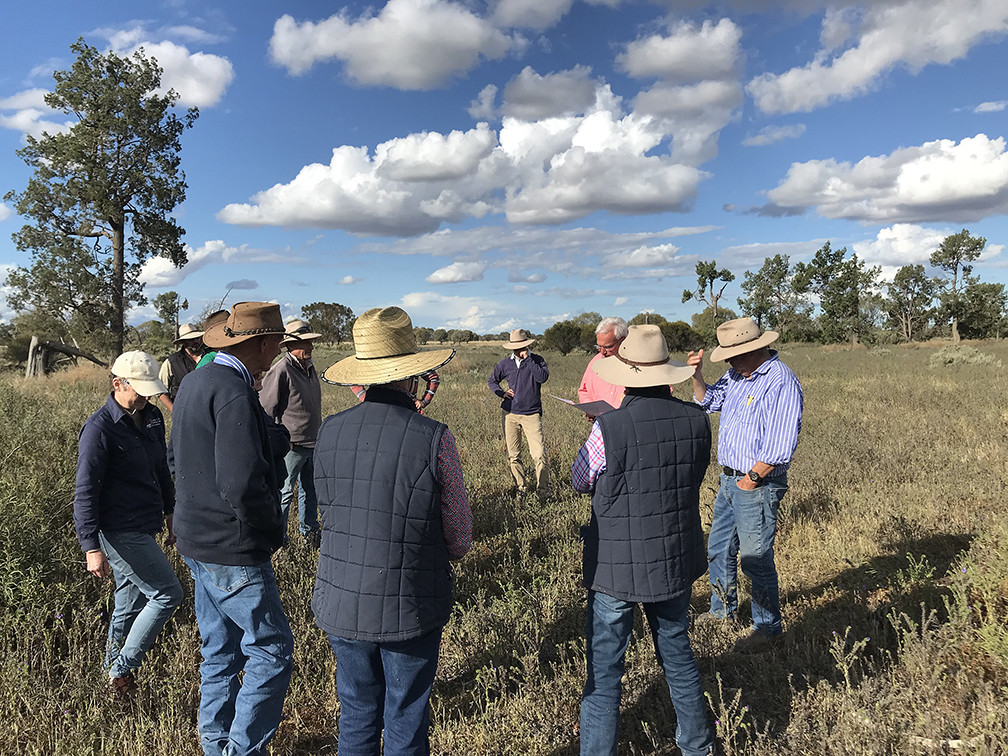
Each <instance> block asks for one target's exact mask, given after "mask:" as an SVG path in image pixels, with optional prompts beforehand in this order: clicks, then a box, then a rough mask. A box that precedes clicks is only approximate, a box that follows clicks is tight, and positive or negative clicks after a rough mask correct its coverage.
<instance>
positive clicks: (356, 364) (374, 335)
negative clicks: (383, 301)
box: [322, 307, 455, 386]
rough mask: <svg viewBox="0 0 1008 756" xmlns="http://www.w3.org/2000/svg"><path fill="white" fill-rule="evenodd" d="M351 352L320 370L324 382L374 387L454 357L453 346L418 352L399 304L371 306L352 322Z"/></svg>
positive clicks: (410, 326)
mask: <svg viewBox="0 0 1008 756" xmlns="http://www.w3.org/2000/svg"><path fill="white" fill-rule="evenodd" d="M353 342H354V354H353V355H352V356H350V357H345V358H344V359H342V360H340V361H339V362H337V363H336V364H335V365H332V366H331V367H329V368H328V369H327V370H326V371H325V372H324V373H322V379H323V380H324V381H326V383H335V384H337V385H339V386H354V385H361V386H376V385H380V384H382V383H392V382H393V381H401V380H403V379H405V378H412V377H413V376H415V375H420V374H421V373H426V372H428V371H430V370H435V369H437V368H439V367H441V366H442V365H444V364H446V363H447V362H448V361H449V360H450V359H451V358H452V357H454V356H455V350H454V349H436V350H431V351H425V352H422V351H420V347H418V346H417V343H416V337H415V336H414V335H413V322H412V321H411V320H410V316H409V315H407V314H406V311H405V310H403V309H401V308H399V307H375V308H373V309H371V310H368V311H367V312H365V313H364V314H363V315H361V316H360V317H359V318H357V320H356V321H354V324H353Z"/></svg>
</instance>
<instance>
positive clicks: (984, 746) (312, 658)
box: [0, 343, 1008, 756]
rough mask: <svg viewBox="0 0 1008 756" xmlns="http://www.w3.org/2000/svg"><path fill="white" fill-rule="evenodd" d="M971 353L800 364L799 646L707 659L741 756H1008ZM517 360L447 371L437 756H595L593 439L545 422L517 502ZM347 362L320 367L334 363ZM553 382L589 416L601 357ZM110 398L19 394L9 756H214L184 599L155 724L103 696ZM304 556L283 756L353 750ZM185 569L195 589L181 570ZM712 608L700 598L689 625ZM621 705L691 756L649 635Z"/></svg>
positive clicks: (559, 364) (719, 641) (145, 672)
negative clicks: (495, 390)
mask: <svg viewBox="0 0 1008 756" xmlns="http://www.w3.org/2000/svg"><path fill="white" fill-rule="evenodd" d="M974 346H976V347H978V348H979V349H980V351H981V353H983V354H988V355H991V356H992V357H993V358H994V360H991V361H984V360H976V359H972V360H967V361H952V362H951V364H947V363H948V362H949V360H947V359H944V358H941V359H938V360H932V359H931V358H932V356H933V354H934V353H935V351H936V350H935V349H934V348H929V347H908V348H903V347H890V348H887V349H884V350H878V351H874V352H872V351H866V350H864V349H855V350H846V349H822V348H813V347H789V346H785V347H783V349H782V356H783V357H784V359H785V360H786V361H787V362H788V364H789V365H791V366H792V368H793V369H794V370H795V372H796V373H797V374H798V376H799V378H800V379H801V381H802V384H803V387H804V390H805V418H804V428H803V431H802V437H801V443H800V446H799V449H798V453H797V456H796V459H795V462H794V465H793V466H792V470H791V474H790V484H791V490H790V492H789V493H788V495H787V497H786V498H785V500H784V504H783V508H782V510H781V515H780V523H779V535H778V539H777V549H776V550H777V561H778V567H779V571H780V579H781V591H782V603H783V612H784V623H785V630H786V635H785V640H784V641H783V643H782V644H781V645H780V646H778V647H777V648H775V649H774V650H773V651H771V652H769V653H767V654H764V655H760V656H756V657H743V656H739V655H735V654H733V653H732V652H731V645H732V643H733V641H734V640H735V636H736V634H737V633H738V632H739V631H723V632H712V633H709V634H697V635H695V636H694V638H693V641H694V647H695V649H696V653H697V658H698V662H699V665H700V669H701V672H702V675H703V679H704V685H705V689H706V690H707V692H708V694H709V697H710V703H711V722H712V724H714V726H715V727H716V729H717V732H718V735H719V737H720V738H721V740H722V742H723V744H724V746H725V750H726V752H728V753H752V754H778V753H785V754H806V753H823V754H825V753H837V754H859V753H865V754H890V753H907V754H910V753H921V752H926V751H929V750H931V751H933V752H941V751H942V749H943V748H956V747H957V748H958V750H959V752H964V753H1006V752H1008V734H1006V733H1008V675H1006V670H1008V577H1006V576H1008V514H1006V513H1005V501H1006V496H1005V491H1004V485H1005V481H1006V479H1008V377H1006V375H1005V371H1004V369H1003V368H1002V367H1001V366H1000V365H1001V364H1003V363H1004V362H1006V361H1008V345H1006V344H1004V343H987V344H977V345H974ZM501 352H502V350H500V349H499V347H498V348H497V349H491V348H488V347H487V346H485V345H479V346H473V347H463V348H462V349H461V350H460V353H459V355H458V356H457V357H456V359H455V360H454V361H453V362H452V363H450V364H449V365H448V366H447V367H446V368H445V369H443V370H442V371H441V376H442V384H441V388H440V391H439V393H438V395H437V398H436V399H435V400H434V403H433V404H432V405H431V408H430V414H431V416H433V417H434V418H436V419H438V420H443V421H445V422H447V423H448V424H449V425H450V426H451V428H452V430H453V432H454V433H455V435H456V436H457V438H458V441H459V448H460V452H461V455H462V461H463V465H464V467H465V476H466V482H467V486H468V490H469V493H470V497H471V499H472V503H473V509H474V515H475V523H474V524H475V537H474V544H473V549H472V551H471V553H470V554H469V555H468V556H467V557H466V558H465V559H464V560H463V561H462V562H461V563H460V564H459V565H458V568H457V585H456V605H455V609H454V612H453V616H452V620H451V622H450V623H449V624H448V626H447V627H446V629H445V634H444V641H443V644H442V656H441V664H440V667H439V671H438V678H437V682H436V684H435V688H434V698H433V733H432V735H433V745H434V750H435V752H436V753H444V754H472V753H475V754H526V753H527V754H548V755H550V756H568V755H570V754H575V753H577V720H578V702H579V698H580V690H581V686H582V684H583V680H584V648H583V639H584V631H583V625H584V607H585V592H584V590H583V589H582V588H580V587H579V583H580V545H579V542H578V528H579V527H580V525H582V524H583V523H584V522H586V520H587V515H588V510H589V500H588V498H587V497H583V496H580V495H577V494H575V493H574V492H573V491H572V490H571V488H570V483H569V476H570V463H571V461H572V460H573V457H574V454H575V453H576V451H577V449H578V447H579V446H580V444H581V443H582V442H583V440H584V438H585V436H586V434H587V431H588V424H587V422H586V421H585V419H584V417H583V416H582V415H581V414H580V413H578V412H577V411H575V410H571V409H570V408H568V407H566V406H564V405H562V404H561V403H560V402H557V401H556V400H553V399H549V398H546V399H545V400H544V404H545V412H544V426H545V430H546V437H547V438H546V440H547V450H548V454H549V458H550V473H551V475H552V478H553V482H554V496H553V497H552V498H550V499H549V500H547V501H545V502H542V503H540V502H539V501H538V500H537V499H535V498H534V497H530V498H517V499H516V498H515V497H514V496H513V495H512V494H511V492H510V488H511V484H510V475H509V472H508V468H507V463H506V459H505V455H504V451H503V438H502V434H501V420H500V410H499V406H498V401H497V399H496V398H495V397H493V396H492V395H491V394H490V393H489V391H487V388H486V376H487V375H489V372H490V370H491V367H492V365H493V364H494V362H495V361H496V359H498V358H499V357H500V356H501ZM344 353H345V350H344ZM337 356H339V352H337V350H329V351H324V350H321V349H319V350H317V353H316V360H317V362H318V363H319V364H320V365H328V364H329V363H330V361H331V360H333V359H334V358H335V357H337ZM547 359H548V361H549V363H550V367H551V371H552V372H551V379H550V381H549V383H548V384H547V385H546V389H547V390H548V393H554V394H557V395H560V396H567V397H573V396H574V393H575V390H576V387H577V385H578V381H579V380H580V377H581V373H582V370H583V369H584V365H585V363H586V361H587V360H586V358H584V357H577V356H568V357H560V356H558V355H547ZM998 360H1000V363H999V362H998ZM717 374H718V371H712V372H711V374H710V375H709V376H708V379H709V380H712V379H713V378H715V377H716V376H717ZM105 389H106V384H105V378H104V376H103V375H102V374H101V373H100V372H98V371H92V370H89V369H87V368H80V369H77V370H75V371H74V372H72V373H65V374H61V375H59V376H56V377H52V378H48V379H45V380H37V381H34V382H30V383H29V382H25V381H24V380H22V379H19V378H16V377H13V376H8V377H3V378H0V560H2V569H0V644H2V647H3V651H4V653H3V654H2V655H0V721H2V722H4V723H6V731H5V737H3V738H0V751H3V752H9V753H19V754H20V753H24V754H52V753H60V754H123V753H139V752H144V753H152V754H173V755H175V754H198V753H199V744H198V737H197V733H196V724H195V723H196V708H197V704H198V701H199V691H198V677H199V675H198V664H199V634H198V631H197V628H196V624H195V621H194V617H193V610H192V604H191V600H187V601H185V602H183V604H182V606H181V607H180V608H179V609H178V611H177V612H176V614H175V615H174V617H173V619H172V620H171V621H170V622H169V624H168V626H167V628H166V629H165V631H164V633H163V635H162V636H161V638H160V639H159V640H158V642H157V644H156V645H155V647H154V649H153V651H152V652H151V654H150V655H149V656H148V659H147V661H146V663H145V665H144V668H143V669H142V670H141V672H140V674H139V677H138V680H139V684H140V693H139V696H138V698H137V700H136V702H135V703H133V704H131V705H128V706H123V705H122V704H119V703H117V702H116V701H113V700H111V699H110V698H109V696H108V695H107V694H106V692H105V687H104V681H103V678H102V675H101V670H100V664H101V659H102V650H103V645H104V635H105V629H106V627H107V620H108V614H109V610H110V608H111V596H112V591H111V583H109V582H104V583H100V582H99V581H97V580H95V579H94V578H92V577H91V576H89V575H87V574H86V573H85V572H84V570H83V559H82V557H81V554H80V551H79V549H78V547H77V543H76V539H75V537H74V533H73V521H72V517H71V500H72V498H73V487H74V471H75V463H76V440H77V431H78V429H79V427H80V425H81V423H82V422H83V420H84V419H85V418H86V417H87V416H88V415H89V414H90V413H91V412H93V411H94V410H95V409H96V408H97V407H98V406H99V405H100V404H101V402H102V400H103V395H104V392H105ZM677 394H678V395H679V396H680V397H682V396H683V395H684V388H680V389H679V390H678V391H677ZM352 401H355V400H354V399H353V397H352V395H351V394H350V392H349V390H348V389H341V388H335V387H331V386H326V387H325V388H324V389H323V403H324V407H325V411H326V412H327V413H329V412H335V411H338V410H341V409H344V408H346V407H348V406H350V405H351V403H352ZM715 425H716V420H715ZM716 472H717V468H716V466H715V465H712V467H711V471H710V472H709V474H708V478H707V480H706V481H705V485H704V492H703V499H702V503H701V506H702V510H703V514H704V518H705V522H707V523H709V519H710V511H711V506H712V504H713V500H714V494H715V490H716V487H717V475H716ZM292 530H293V528H292ZM292 534H293V533H292ZM293 543H294V544H295V545H294V546H293V547H292V548H290V549H289V550H287V551H284V552H282V553H280V554H279V555H277V557H276V559H275V562H276V568H277V574H278V580H279V582H280V586H281V592H282V594H283V599H284V604H285V606H286V608H287V612H288V614H289V615H290V619H291V624H292V626H293V628H294V633H295V638H296V648H295V660H294V679H293V682H292V684H291V689H290V693H289V695H288V697H287V703H286V707H285V719H284V722H283V724H282V726H281V729H280V732H279V734H278V736H277V738H276V740H275V741H274V746H273V751H274V753H277V754H308V753H335V751H336V724H337V716H338V712H339V703H338V701H337V699H336V695H335V662H334V659H333V655H332V652H331V651H330V649H329V648H328V645H327V644H326V642H325V638H324V637H323V635H322V633H321V632H320V631H319V630H318V629H317V628H316V627H315V625H314V622H313V619H312V615H311V609H310V607H309V602H310V597H311V588H312V581H313V573H314V569H315V561H314V554H313V553H311V552H310V551H308V550H307V549H305V548H303V547H301V546H300V545H297V539H294V541H293ZM169 558H170V559H171V560H172V563H173V564H174V565H175V567H176V569H177V571H178V572H179V575H180V577H181V579H182V583H183V586H186V588H187V591H191V585H192V582H191V579H190V578H189V577H188V574H187V572H186V570H185V568H184V565H183V564H182V562H181V560H180V559H179V557H178V555H177V554H176V553H175V551H174V550H173V549H172V550H170V551H169ZM743 588H745V586H743ZM708 598H709V590H708V588H707V586H706V582H705V581H703V580H701V581H700V582H698V583H697V585H696V586H695V591H694V599H693V606H694V608H695V609H696V610H697V611H702V610H703V609H704V608H705V606H706V601H707V599H708ZM747 612H748V604H747V603H743V607H742V613H743V614H746V613H747ZM623 702H624V717H623V722H622V729H621V736H620V753H621V754H650V753H666V754H671V753H676V752H677V751H676V749H675V746H674V729H675V726H674V717H673V714H672V711H671V706H670V703H669V697H668V691H667V689H666V688H665V685H664V682H663V680H662V678H661V675H660V673H659V671H658V669H657V666H656V664H655V660H654V652H653V650H652V648H651V644H650V638H649V635H648V634H647V632H646V631H645V629H644V627H643V625H642V624H641V623H640V621H639V620H638V625H637V627H636V628H635V632H634V638H633V641H632V643H631V646H630V650H629V652H628V657H627V673H626V677H625V678H624V693H623ZM952 741H957V742H955V743H952Z"/></svg>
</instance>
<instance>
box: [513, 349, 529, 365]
mask: <svg viewBox="0 0 1008 756" xmlns="http://www.w3.org/2000/svg"><path fill="white" fill-rule="evenodd" d="M511 359H512V360H514V364H515V365H517V366H518V367H521V364H522V363H523V362H525V360H527V359H528V357H526V358H525V360H523V359H522V358H521V357H519V356H518V355H517V354H515V353H514V352H511Z"/></svg>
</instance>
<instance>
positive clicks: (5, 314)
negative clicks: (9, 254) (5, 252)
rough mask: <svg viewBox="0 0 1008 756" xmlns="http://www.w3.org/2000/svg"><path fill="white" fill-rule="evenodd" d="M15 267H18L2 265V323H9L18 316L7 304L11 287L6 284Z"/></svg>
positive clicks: (0, 304) (10, 264) (0, 312)
mask: <svg viewBox="0 0 1008 756" xmlns="http://www.w3.org/2000/svg"><path fill="white" fill-rule="evenodd" d="M15 267H17V266H15V265H13V264H12V263H0V323H9V322H10V320H11V318H13V317H14V316H15V315H17V313H16V312H14V310H12V309H11V308H10V306H9V305H8V304H7V295H8V294H9V293H10V290H11V287H9V286H6V285H5V284H4V282H5V281H6V280H7V276H9V275H10V273H11V271H12V270H14V268H15Z"/></svg>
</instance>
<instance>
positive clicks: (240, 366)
mask: <svg viewBox="0 0 1008 756" xmlns="http://www.w3.org/2000/svg"><path fill="white" fill-rule="evenodd" d="M213 361H214V362H216V363H217V364H218V365H227V366H228V367H232V368H234V369H235V370H237V371H238V372H239V373H240V374H241V377H242V378H244V379H245V383H247V384H248V385H249V386H253V387H254V386H255V378H253V377H252V373H250V372H249V370H248V368H247V367H245V364H244V363H243V362H242V361H241V360H239V359H238V358H237V357H234V356H233V355H230V354H228V353H227V352H217V355H216V356H215V357H214V358H213Z"/></svg>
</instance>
